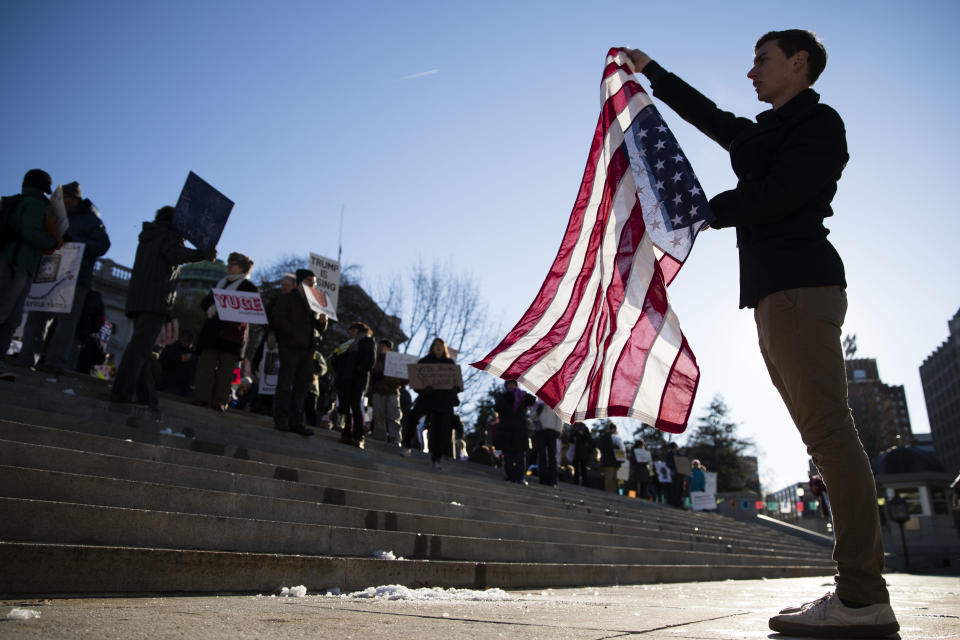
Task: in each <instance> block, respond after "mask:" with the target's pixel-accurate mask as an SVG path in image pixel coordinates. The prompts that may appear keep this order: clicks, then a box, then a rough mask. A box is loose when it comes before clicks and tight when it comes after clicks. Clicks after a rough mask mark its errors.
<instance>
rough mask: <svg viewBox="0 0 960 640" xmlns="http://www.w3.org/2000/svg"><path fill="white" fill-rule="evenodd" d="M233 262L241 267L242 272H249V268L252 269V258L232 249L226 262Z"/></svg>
mask: <svg viewBox="0 0 960 640" xmlns="http://www.w3.org/2000/svg"><path fill="white" fill-rule="evenodd" d="M231 262H232V263H233V264H235V265H237V266H238V267H240V268H241V269H243V272H244V273H250V269H253V260H251V259H250V257H249V256H245V255H244V254H242V253H240V252H239V251H234V252H232V253H231V254H230V256H229V257H228V258H227V264H230V263H231Z"/></svg>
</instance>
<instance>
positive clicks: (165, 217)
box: [153, 205, 176, 222]
mask: <svg viewBox="0 0 960 640" xmlns="http://www.w3.org/2000/svg"><path fill="white" fill-rule="evenodd" d="M175 211H176V209H174V208H173V207H171V206H169V205H168V206H166V207H160V208H159V209H157V215H155V216H154V217H153V221H154V222H173V214H174V212H175Z"/></svg>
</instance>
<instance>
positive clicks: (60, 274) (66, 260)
mask: <svg viewBox="0 0 960 640" xmlns="http://www.w3.org/2000/svg"><path fill="white" fill-rule="evenodd" d="M83 247H84V244H83V243H82V242H67V243H65V244H64V245H63V246H62V247H60V248H59V249H57V250H56V251H54V252H53V253H52V254H50V255H48V256H42V257H41V258H40V264H38V265H37V272H36V273H35V274H34V276H33V284H31V285H30V291H29V292H28V293H27V299H26V300H25V301H24V303H23V310H24V311H45V312H47V313H70V311H71V309H73V296H74V294H75V293H76V290H77V272H79V271H80V263H81V262H82V261H83Z"/></svg>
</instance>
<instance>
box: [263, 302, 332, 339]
mask: <svg viewBox="0 0 960 640" xmlns="http://www.w3.org/2000/svg"><path fill="white" fill-rule="evenodd" d="M270 326H271V327H272V328H273V331H274V333H275V334H276V336H277V342H278V343H279V345H280V346H281V347H284V348H287V349H302V350H304V351H306V350H312V349H313V348H314V344H315V340H316V338H318V337H320V336H321V335H323V332H324V331H326V330H327V316H321V315H320V314H318V313H315V312H314V311H313V310H312V309H311V308H310V304H309V303H308V302H307V298H306V294H305V293H304V292H303V289H301V288H300V287H297V288H296V289H294V290H293V291H291V292H290V293H285V294H283V295H282V296H280V297H279V298H277V302H276V304H275V305H274V306H273V314H272V315H271V316H270Z"/></svg>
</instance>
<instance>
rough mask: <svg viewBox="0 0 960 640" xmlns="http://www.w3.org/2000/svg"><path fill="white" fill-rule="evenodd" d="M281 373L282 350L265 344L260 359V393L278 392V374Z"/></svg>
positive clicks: (270, 393)
mask: <svg viewBox="0 0 960 640" xmlns="http://www.w3.org/2000/svg"><path fill="white" fill-rule="evenodd" d="M279 373H280V350H279V349H276V348H273V349H270V348H268V347H267V345H263V357H262V358H261V359H260V395H262V396H272V395H274V394H275V393H276V392H277V375H278V374H279Z"/></svg>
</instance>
